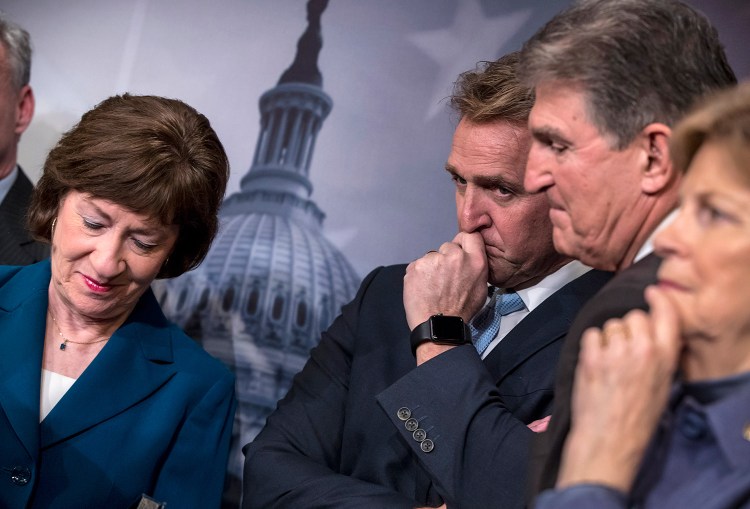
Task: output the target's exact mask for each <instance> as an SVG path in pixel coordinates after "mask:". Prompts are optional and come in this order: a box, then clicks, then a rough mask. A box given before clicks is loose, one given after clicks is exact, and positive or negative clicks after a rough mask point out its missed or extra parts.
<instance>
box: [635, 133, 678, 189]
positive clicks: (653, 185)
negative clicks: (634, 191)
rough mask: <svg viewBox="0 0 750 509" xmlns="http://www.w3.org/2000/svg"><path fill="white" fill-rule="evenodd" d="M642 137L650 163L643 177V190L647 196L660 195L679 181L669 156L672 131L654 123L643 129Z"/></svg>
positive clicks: (644, 170)
mask: <svg viewBox="0 0 750 509" xmlns="http://www.w3.org/2000/svg"><path fill="white" fill-rule="evenodd" d="M641 136H642V139H643V143H644V147H645V148H646V150H647V152H648V162H647V164H646V166H645V168H644V169H643V173H642V175H641V190H642V191H643V192H644V193H645V194H659V193H660V192H662V191H663V190H664V189H666V188H669V187H670V186H671V184H672V183H673V182H674V181H676V180H679V179H678V177H679V176H678V175H677V170H675V168H674V165H673V164H672V158H671V157H670V154H669V140H670V139H671V137H672V129H671V128H670V127H669V126H667V125H665V124H662V123H659V122H654V123H652V124H648V125H647V126H646V127H644V128H643V130H642V131H641Z"/></svg>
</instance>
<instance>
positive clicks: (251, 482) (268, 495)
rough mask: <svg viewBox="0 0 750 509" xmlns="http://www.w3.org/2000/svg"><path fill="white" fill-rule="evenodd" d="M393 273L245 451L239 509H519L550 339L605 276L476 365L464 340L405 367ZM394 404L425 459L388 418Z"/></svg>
mask: <svg viewBox="0 0 750 509" xmlns="http://www.w3.org/2000/svg"><path fill="white" fill-rule="evenodd" d="M404 270H405V266H394V267H386V268H380V269H377V270H375V271H374V272H373V273H371V274H370V275H369V276H368V277H367V278H366V279H365V281H364V282H363V283H362V286H361V288H360V290H359V292H358V294H357V296H356V297H355V299H354V300H353V301H352V302H351V303H349V304H347V305H346V306H345V307H344V308H343V310H342V314H341V315H340V316H339V317H338V318H337V319H336V321H335V322H334V324H333V325H332V326H331V327H330V328H329V329H328V330H327V331H326V332H325V333H324V334H323V337H322V340H321V342H320V344H319V345H318V346H317V347H316V348H315V349H313V351H312V353H311V357H310V359H309V361H308V362H307V364H306V365H305V367H304V369H303V370H302V372H301V373H300V374H299V375H298V376H297V377H296V378H295V380H294V382H293V385H292V388H291V389H290V391H289V393H288V394H287V395H286V397H285V398H284V399H283V400H282V401H281V402H280V403H279V406H278V408H277V410H276V411H275V412H274V413H273V414H272V415H271V416H270V417H269V419H268V422H267V424H266V427H265V428H264V429H263V430H262V431H261V433H260V434H259V435H258V437H257V438H256V439H255V441H253V442H252V443H251V444H249V445H248V446H246V447H245V455H246V460H245V474H244V502H243V507H244V508H245V509H249V508H254V507H289V508H299V507H304V508H315V507H328V508H332V507H342V508H343V507H368V508H378V507H382V508H399V507H403V508H413V507H416V506H420V505H426V504H429V505H432V506H437V505H439V503H441V502H442V501H446V502H447V503H448V507H451V509H454V508H472V507H474V508H482V509H487V508H489V507H503V508H513V507H519V506H521V505H522V503H523V494H524V484H525V478H526V460H527V456H528V445H529V441H530V439H531V435H532V432H531V431H530V430H529V429H528V428H527V427H526V425H527V424H528V423H529V422H531V421H533V420H536V419H539V418H542V417H544V416H546V415H549V413H550V410H551V402H552V385H553V378H554V377H553V371H554V367H555V364H556V361H557V356H558V351H559V346H560V342H561V340H562V338H563V336H564V335H565V332H566V331H567V330H568V327H569V326H570V323H571V321H572V319H573V317H574V316H575V314H576V312H577V311H578V309H579V308H580V306H581V305H582V304H583V302H585V301H586V299H588V297H589V296H591V295H593V293H594V292H595V291H596V290H597V289H598V288H599V287H600V286H601V285H602V284H603V283H604V282H605V281H606V280H607V279H608V278H609V274H606V273H601V272H598V271H591V272H589V273H588V274H586V275H584V276H582V277H580V278H578V279H576V280H575V281H572V282H571V283H569V284H568V285H566V286H565V287H563V288H562V289H560V290H559V291H557V292H556V293H555V294H554V295H552V296H550V297H549V298H548V299H547V300H545V301H544V302H543V303H542V304H541V305H540V306H539V307H537V308H536V309H535V310H534V311H533V312H531V313H530V314H529V315H527V316H526V318H524V319H523V320H522V321H521V322H520V323H519V324H518V325H517V326H516V327H514V329H513V330H512V331H511V332H510V333H509V334H508V335H507V336H506V337H505V338H504V339H503V340H502V341H501V342H500V343H499V344H498V346H497V347H496V348H495V349H494V350H493V351H492V352H491V353H490V354H489V355H488V356H487V358H486V359H485V360H484V361H482V360H481V359H480V357H479V355H477V352H476V350H474V348H473V347H472V346H471V345H464V346H460V347H457V348H454V349H452V350H450V351H448V352H446V353H443V354H441V355H439V356H437V357H435V358H434V359H432V360H430V361H429V362H426V363H424V364H423V365H421V366H419V367H416V362H415V360H414V357H413V355H412V353H411V348H410V345H409V327H408V325H407V323H406V317H405V314H404V308H403V299H402V290H403V276H404ZM404 407H405V408H409V409H410V412H411V414H412V416H413V417H414V418H416V419H417V420H418V422H419V424H418V426H419V429H424V430H425V431H426V434H427V436H428V438H429V439H430V440H431V441H432V442H433V444H434V448H432V450H430V451H429V452H424V451H423V450H422V447H421V442H418V441H416V440H415V439H414V438H413V434H412V432H411V431H409V430H407V429H406V428H405V421H403V420H401V419H400V418H399V416H398V413H399V412H398V411H399V409H401V408H404Z"/></svg>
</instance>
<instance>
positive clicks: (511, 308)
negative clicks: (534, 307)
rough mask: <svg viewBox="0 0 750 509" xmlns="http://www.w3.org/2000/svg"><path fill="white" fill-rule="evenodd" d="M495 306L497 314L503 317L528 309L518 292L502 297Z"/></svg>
mask: <svg viewBox="0 0 750 509" xmlns="http://www.w3.org/2000/svg"><path fill="white" fill-rule="evenodd" d="M495 306H496V307H497V312H498V313H500V315H501V316H505V315H509V314H511V313H515V312H516V311H521V310H522V309H524V308H525V307H526V306H525V305H524V303H523V301H522V300H521V297H520V296H519V295H518V294H517V293H516V292H507V293H504V294H502V295H500V297H499V298H498V302H496V304H495Z"/></svg>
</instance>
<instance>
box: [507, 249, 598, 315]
mask: <svg viewBox="0 0 750 509" xmlns="http://www.w3.org/2000/svg"><path fill="white" fill-rule="evenodd" d="M590 270H591V267H588V266H586V265H584V264H582V263H581V262H579V261H578V260H573V261H571V262H568V263H567V264H565V265H563V266H562V267H560V268H559V269H557V270H556V271H555V272H553V273H552V274H549V275H547V276H546V277H545V278H544V279H542V280H541V281H539V282H538V283H537V284H535V285H534V286H530V287H528V288H524V289H523V290H518V291H517V293H518V296H519V297H521V300H522V301H523V303H524V305H525V306H526V309H527V310H528V311H529V312H531V311H534V308H536V307H538V306H539V305H540V304H541V303H542V302H544V301H545V300H546V299H547V297H549V296H550V295H552V294H553V293H555V292H556V291H557V290H559V289H560V288H562V287H563V286H565V285H567V284H568V283H570V282H571V281H573V280H574V279H576V278H578V277H581V276H583V275H584V274H586V273H587V272H588V271H590Z"/></svg>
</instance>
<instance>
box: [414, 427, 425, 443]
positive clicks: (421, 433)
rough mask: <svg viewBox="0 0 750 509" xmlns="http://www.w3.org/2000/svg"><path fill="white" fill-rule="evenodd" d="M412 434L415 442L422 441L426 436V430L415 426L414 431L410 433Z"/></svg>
mask: <svg viewBox="0 0 750 509" xmlns="http://www.w3.org/2000/svg"><path fill="white" fill-rule="evenodd" d="M412 436H413V437H414V440H416V441H417V442H423V441H424V439H425V438H427V432H426V431H425V430H423V429H422V428H417V429H415V430H414V433H412Z"/></svg>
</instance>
